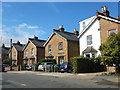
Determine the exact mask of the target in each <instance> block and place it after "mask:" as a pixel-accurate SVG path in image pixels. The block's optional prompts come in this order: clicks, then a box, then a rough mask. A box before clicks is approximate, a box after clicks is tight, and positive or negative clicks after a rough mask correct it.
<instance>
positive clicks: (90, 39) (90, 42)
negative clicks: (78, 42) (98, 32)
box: [87, 35, 92, 45]
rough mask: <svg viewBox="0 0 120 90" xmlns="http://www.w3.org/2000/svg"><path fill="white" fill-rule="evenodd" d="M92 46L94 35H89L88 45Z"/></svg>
mask: <svg viewBox="0 0 120 90" xmlns="http://www.w3.org/2000/svg"><path fill="white" fill-rule="evenodd" d="M91 44H92V35H88V36H87V45H91Z"/></svg>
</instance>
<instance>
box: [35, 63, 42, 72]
mask: <svg viewBox="0 0 120 90" xmlns="http://www.w3.org/2000/svg"><path fill="white" fill-rule="evenodd" d="M40 64H41V62H38V63H37V64H35V71H37V70H38V66H39V65H40Z"/></svg>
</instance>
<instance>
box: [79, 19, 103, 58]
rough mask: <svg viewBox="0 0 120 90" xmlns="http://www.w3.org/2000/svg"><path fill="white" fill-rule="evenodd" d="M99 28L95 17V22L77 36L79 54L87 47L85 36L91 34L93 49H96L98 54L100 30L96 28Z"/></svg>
mask: <svg viewBox="0 0 120 90" xmlns="http://www.w3.org/2000/svg"><path fill="white" fill-rule="evenodd" d="M99 28H100V26H99V21H98V20H97V19H96V20H95V22H94V23H93V24H92V26H90V27H89V28H88V30H87V31H86V32H85V33H84V34H82V35H81V37H80V38H79V43H80V55H82V52H83V51H84V50H85V49H86V48H87V36H88V35H92V45H90V46H93V48H94V49H96V50H97V51H98V52H97V56H98V55H99V54H100V51H99V47H100V44H101V43H100V31H99V30H98V29H99Z"/></svg>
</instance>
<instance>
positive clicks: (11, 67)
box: [10, 39, 12, 70]
mask: <svg viewBox="0 0 120 90" xmlns="http://www.w3.org/2000/svg"><path fill="white" fill-rule="evenodd" d="M10 49H11V53H10V54H11V55H10V70H12V39H10Z"/></svg>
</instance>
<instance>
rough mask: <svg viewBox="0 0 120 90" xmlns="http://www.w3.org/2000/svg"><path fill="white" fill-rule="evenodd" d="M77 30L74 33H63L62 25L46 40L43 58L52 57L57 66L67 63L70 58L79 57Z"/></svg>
mask: <svg viewBox="0 0 120 90" xmlns="http://www.w3.org/2000/svg"><path fill="white" fill-rule="evenodd" d="M77 36H78V30H77V29H75V30H74V33H70V32H66V31H64V28H63V25H61V26H59V29H58V30H55V29H54V30H53V33H52V34H51V36H50V37H49V38H48V40H47V41H46V43H45V44H44V47H45V56H46V58H48V57H53V58H54V59H56V62H57V63H58V64H61V63H63V62H68V61H69V59H70V57H75V56H79V41H78V38H77Z"/></svg>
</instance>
